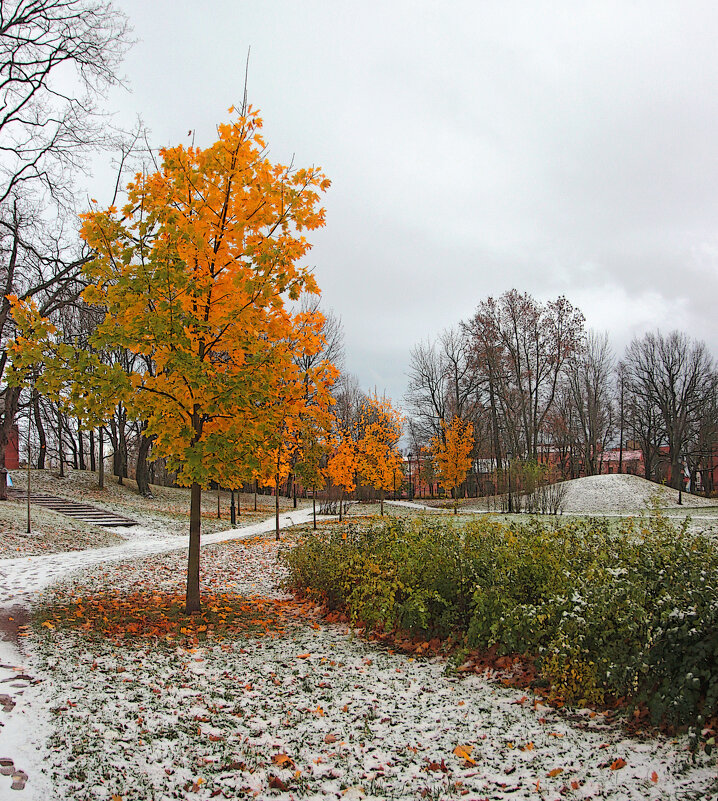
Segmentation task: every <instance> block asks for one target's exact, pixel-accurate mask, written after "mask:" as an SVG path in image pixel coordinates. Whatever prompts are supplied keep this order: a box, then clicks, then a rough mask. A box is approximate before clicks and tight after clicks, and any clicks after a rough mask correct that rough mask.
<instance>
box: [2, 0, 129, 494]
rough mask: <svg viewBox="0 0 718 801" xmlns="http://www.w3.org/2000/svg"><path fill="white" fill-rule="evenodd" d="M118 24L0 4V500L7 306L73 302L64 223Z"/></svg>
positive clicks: (114, 51) (60, 10) (92, 139)
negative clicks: (22, 301)
mask: <svg viewBox="0 0 718 801" xmlns="http://www.w3.org/2000/svg"><path fill="white" fill-rule="evenodd" d="M128 43H129V39H128V32H127V23H126V19H125V17H124V15H122V14H121V13H119V12H118V11H117V10H116V9H115V8H113V6H112V5H111V4H110V3H104V2H97V0H9V1H6V0H2V2H0V286H1V291H2V294H3V298H2V302H1V305H0V345H2V356H1V357H0V401H2V402H1V403H0V407H1V408H2V413H1V414H0V499H4V498H5V497H6V478H5V470H4V467H5V448H6V446H7V443H8V440H9V436H10V432H11V430H12V427H13V424H14V420H15V416H16V414H17V411H18V406H19V403H20V396H21V389H20V387H18V386H12V387H9V386H8V385H7V382H6V370H7V367H8V360H7V343H8V341H9V340H10V339H11V338H12V337H13V336H14V333H15V328H14V322H13V319H12V314H11V304H10V300H9V297H10V296H13V295H15V296H18V297H20V298H21V299H25V300H27V299H32V300H34V301H35V302H36V304H37V306H38V308H39V310H40V312H41V314H43V315H44V316H52V314H53V312H54V311H56V310H57V309H58V308H59V307H60V306H61V305H62V304H63V303H66V302H68V300H70V299H72V298H74V297H77V294H78V292H79V291H80V289H81V285H80V284H79V282H78V279H79V275H80V271H81V268H82V266H83V264H84V263H85V261H86V260H87V258H88V253H87V252H86V251H84V250H83V249H82V248H81V247H80V246H79V245H78V244H77V240H76V237H75V231H74V223H73V224H72V225H68V224H66V222H65V220H66V219H68V218H72V219H73V220H74V215H73V207H74V198H73V193H72V187H73V180H74V178H75V175H76V172H77V170H79V169H81V168H82V167H83V165H84V164H85V163H86V159H87V157H88V155H89V153H90V152H91V151H93V150H94V149H95V148H97V147H100V146H111V145H112V137H110V136H108V130H109V128H108V126H107V124H106V121H104V120H102V119H100V116H99V110H98V103H97V101H98V99H99V98H100V97H101V95H102V93H103V92H104V91H105V90H106V88H107V87H108V86H111V85H113V84H116V83H118V78H117V72H116V70H117V67H118V65H119V62H120V60H121V58H122V56H123V55H124V52H125V50H126V48H127V46H128Z"/></svg>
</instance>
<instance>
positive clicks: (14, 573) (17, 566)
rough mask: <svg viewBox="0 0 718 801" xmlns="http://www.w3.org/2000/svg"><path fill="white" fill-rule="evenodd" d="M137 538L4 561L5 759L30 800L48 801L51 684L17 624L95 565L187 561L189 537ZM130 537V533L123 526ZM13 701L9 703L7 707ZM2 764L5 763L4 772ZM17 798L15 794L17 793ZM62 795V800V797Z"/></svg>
mask: <svg viewBox="0 0 718 801" xmlns="http://www.w3.org/2000/svg"><path fill="white" fill-rule="evenodd" d="M310 515H311V512H310V510H308V509H300V510H296V511H292V513H291V514H285V515H281V516H280V525H282V526H291V525H295V524H299V523H304V522H307V521H308V520H309V519H310ZM135 528H136V530H135V532H134V536H133V537H132V538H131V539H130V540H128V541H126V542H124V543H123V544H122V545H119V546H114V547H110V548H95V549H91V550H86V551H71V552H65V553H55V554H44V555H41V556H30V557H25V558H18V559H4V560H1V561H0V760H2V759H6V760H12V763H13V765H14V766H15V768H18V769H22V770H24V771H26V772H28V773H29V774H30V775H31V780H30V781H29V782H28V784H27V786H26V787H25V789H24V791H23V798H24V799H25V800H26V801H45V800H46V799H48V798H49V797H50V796H49V794H48V792H49V791H48V787H49V785H48V781H47V777H44V775H41V770H40V769H41V766H42V764H43V762H44V750H45V749H44V747H43V744H42V742H40V741H39V740H36V741H35V742H34V743H33V742H32V740H31V736H32V734H33V733H34V734H36V735H37V733H38V732H41V733H42V734H43V736H44V734H45V733H46V732H47V727H46V725H44V723H43V719H44V714H45V707H46V697H45V695H44V692H45V691H46V690H47V688H48V686H49V685H45V686H44V687H42V686H40V687H39V686H38V685H37V684H36V683H35V679H34V675H35V672H34V657H33V653H32V648H30V647H28V645H26V644H25V643H24V642H23V641H20V640H19V639H18V637H17V631H16V629H17V625H16V624H17V621H18V620H19V619H20V618H21V617H23V616H26V615H27V610H28V609H29V607H30V605H31V604H32V603H33V602H34V601H35V600H36V599H37V597H38V595H39V594H40V593H41V591H42V590H43V589H45V588H47V587H48V586H50V585H51V584H53V583H54V582H58V581H61V580H62V579H65V578H67V577H68V576H69V575H71V574H72V573H73V572H74V571H77V570H80V569H83V568H85V569H87V568H90V567H92V566H103V568H104V569H107V567H108V565H111V564H112V563H113V562H114V563H119V565H120V566H119V568H118V575H121V574H122V573H124V572H126V564H127V563H128V562H130V561H131V560H135V563H137V562H138V560H139V563H140V564H142V563H143V561H144V560H146V559H147V557H148V556H150V555H152V554H157V553H165V552H169V551H172V550H175V551H177V549H179V551H178V556H179V555H181V556H180V558H181V560H184V558H185V552H186V548H187V539H188V538H187V537H186V536H174V537H170V536H167V534H166V531H160V532H157V531H155V530H153V529H145V528H143V527H135ZM273 528H274V519H273V518H271V519H268V520H265V521H263V522H261V523H255V524H252V525H249V526H246V527H244V528H237V529H232V530H230V531H225V532H221V533H218V532H215V533H212V534H206V535H203V537H202V543H203V545H210V544H212V543H216V542H220V541H224V540H232V539H238V538H249V537H254V536H257V535H259V534H263V533H266V532H268V531H271V530H272V529H273ZM115 531H117V532H121V533H126V532H127V529H124V528H118V529H115ZM68 660H69V665H68V668H69V669H71V670H74V664H75V662H74V657H73V656H72V654H68ZM28 675H29V676H30V680H29V681H28V680H18V678H17V677H18V676H28ZM5 698H7V703H3V701H4V699H5ZM1 773H2V762H0V774H1ZM10 786H11V785H10V778H7V779H6V778H5V777H4V776H3V775H0V801H4V799H5V798H6V797H7V796H6V795H5V793H6V791H8V792H9V788H10ZM12 795H13V797H15V795H16V794H15V793H13V794H12ZM60 797H61V796H60Z"/></svg>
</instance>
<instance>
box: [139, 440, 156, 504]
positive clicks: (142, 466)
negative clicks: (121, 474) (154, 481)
mask: <svg viewBox="0 0 718 801" xmlns="http://www.w3.org/2000/svg"><path fill="white" fill-rule="evenodd" d="M153 441H154V437H148V436H146V435H145V432H144V430H143V431H142V433H141V434H140V445H139V448H138V449H137V468H136V470H135V480H136V481H137V492H138V493H139V494H140V495H142V496H143V497H144V498H150V497H152V493H151V492H150V475H149V469H148V466H147V455H148V454H149V452H150V448H151V447H152V442H153Z"/></svg>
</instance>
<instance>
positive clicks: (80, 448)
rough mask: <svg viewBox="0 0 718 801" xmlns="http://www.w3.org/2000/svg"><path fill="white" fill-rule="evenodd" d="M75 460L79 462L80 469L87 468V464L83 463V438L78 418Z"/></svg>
mask: <svg viewBox="0 0 718 801" xmlns="http://www.w3.org/2000/svg"><path fill="white" fill-rule="evenodd" d="M77 460H78V462H79V464H80V470H87V465H86V464H85V438H84V437H83V436H82V429H81V428H80V421H79V420H78V421H77Z"/></svg>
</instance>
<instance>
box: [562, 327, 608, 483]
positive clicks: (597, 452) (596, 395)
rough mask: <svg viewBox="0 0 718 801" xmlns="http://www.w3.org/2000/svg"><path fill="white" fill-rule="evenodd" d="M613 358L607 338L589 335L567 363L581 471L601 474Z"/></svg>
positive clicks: (605, 336)
mask: <svg viewBox="0 0 718 801" xmlns="http://www.w3.org/2000/svg"><path fill="white" fill-rule="evenodd" d="M613 369H614V358H613V353H612V351H611V346H610V345H609V343H608V334H606V333H604V334H596V333H595V332H594V331H589V332H588V334H587V336H586V339H585V342H584V343H583V344H582V347H581V349H580V350H578V351H577V352H576V354H574V356H573V357H572V358H570V359H569V360H568V362H567V371H566V380H567V387H568V391H569V395H570V399H571V403H572V406H573V410H574V414H573V418H574V420H575V423H576V425H575V432H576V435H577V436H576V446H577V449H578V451H579V453H580V457H581V463H582V465H583V471H584V473H585V474H586V475H588V476H593V475H596V474H598V473H600V472H601V464H600V460H601V457H602V454H603V451H604V449H605V447H606V445H607V444H608V441H609V439H610V437H611V435H612V433H613V403H612V400H613V399H612V397H611V383H612V381H611V379H612V374H613Z"/></svg>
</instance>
